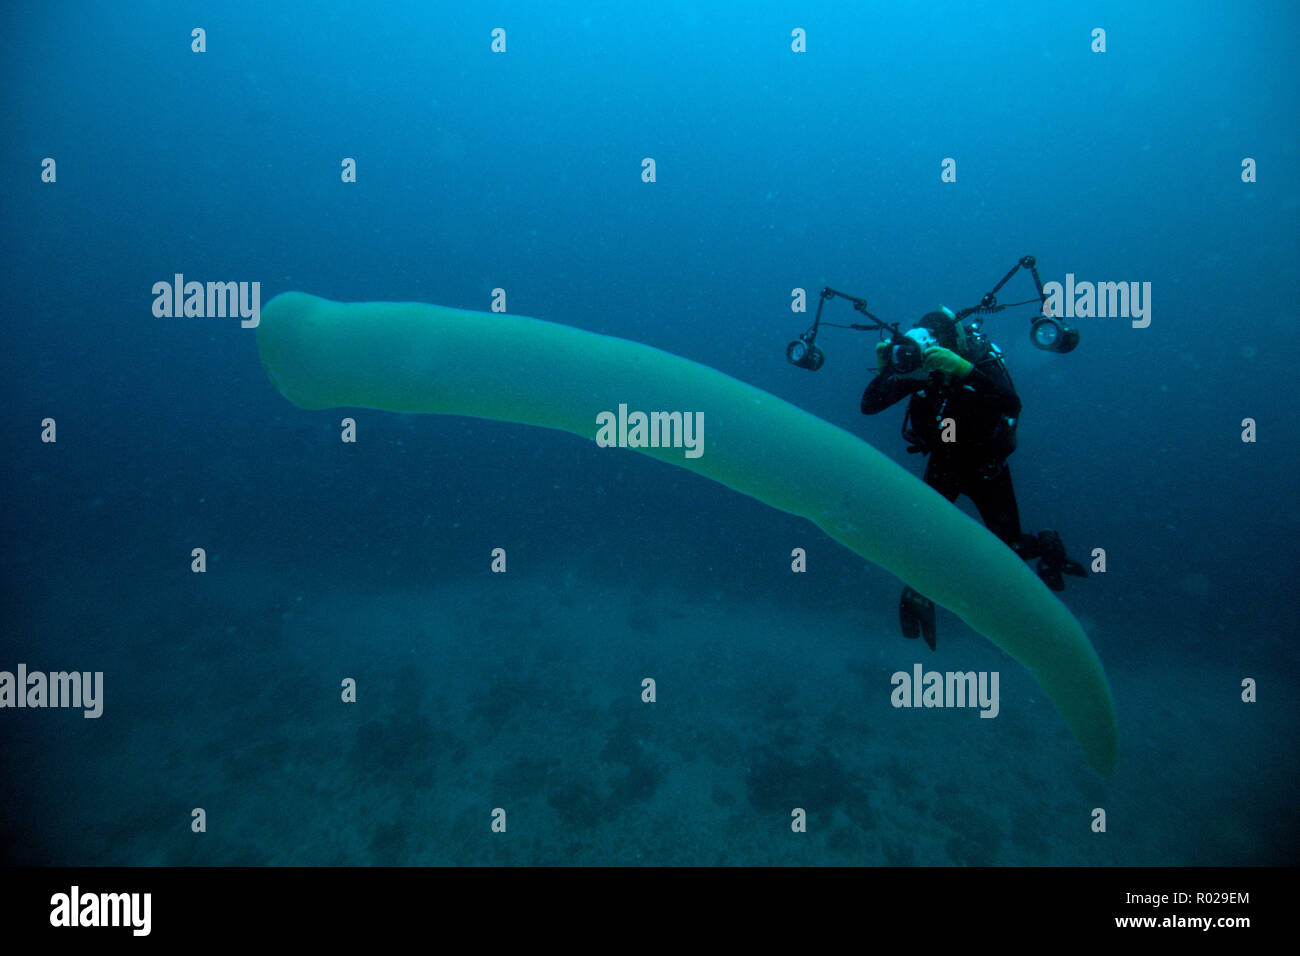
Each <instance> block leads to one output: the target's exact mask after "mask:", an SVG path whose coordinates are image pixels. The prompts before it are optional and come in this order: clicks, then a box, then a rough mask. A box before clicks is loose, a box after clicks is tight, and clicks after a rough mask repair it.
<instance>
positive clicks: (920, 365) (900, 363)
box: [885, 328, 939, 378]
mask: <svg viewBox="0 0 1300 956" xmlns="http://www.w3.org/2000/svg"><path fill="white" fill-rule="evenodd" d="M886 344H887V345H888V346H889V349H888V351H887V352H886V353H885V362H886V364H887V365H888V368H889V370H890V371H891V372H893V373H894V374H895V375H898V376H901V377H904V378H916V377H918V374H919V373H922V372H924V365H925V350H926V349H928V348H931V347H933V346H935V345H938V344H939V343H938V342H937V341H936V340H935V337H934V336H933V335H931V334H930V330H929V329H921V328H917V329H911V330H910V331H909V332H908V333H907V334H906V335H900V336H895V337H893V338H891V339H890V340H889V341H888V342H887V343H886Z"/></svg>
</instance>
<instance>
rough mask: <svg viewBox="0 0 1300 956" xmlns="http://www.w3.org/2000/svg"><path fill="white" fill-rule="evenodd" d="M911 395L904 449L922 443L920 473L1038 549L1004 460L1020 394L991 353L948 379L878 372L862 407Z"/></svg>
mask: <svg viewBox="0 0 1300 956" xmlns="http://www.w3.org/2000/svg"><path fill="white" fill-rule="evenodd" d="M908 396H911V401H910V402H909V403H908V407H907V416H908V417H907V421H908V423H909V425H910V430H909V431H907V432H905V433H904V434H905V437H906V438H907V439H908V441H909V442H911V446H910V447H909V449H908V450H909V451H923V452H926V453H928V454H929V456H930V461H929V463H928V464H927V466H926V469H925V477H924V481H925V483H926V484H927V485H929V486H930V487H932V488H934V489H935V491H937V492H939V494H941V495H943V496H944V497H945V498H947V499H948V500H949V501H956V500H957V498H958V497H959V496H960V495H966V496H967V497H968V498H970V499H971V501H972V502H974V504H975V507H976V508H977V509H979V513H980V517H981V518H983V519H984V524H985V525H986V526H987V527H988V529H989V530H990V531H992V532H993V533H994V534H996V535H997V536H998V537H999V538H1001V539H1002V540H1003V541H1005V542H1006V543H1007V544H1008V545H1009V546H1010V547H1011V548H1012V549H1013V550H1015V551H1016V553H1017V554H1020V555H1021V556H1022V557H1026V558H1034V557H1037V556H1038V555H1037V553H1036V552H1037V550H1038V549H1037V547H1036V545H1037V540H1036V539H1035V538H1034V537H1033V536H1032V535H1025V534H1022V533H1021V530H1020V510H1019V508H1017V507H1016V493H1015V489H1014V488H1013V487H1012V484H1011V472H1010V470H1009V469H1008V468H1007V464H1006V460H1007V456H1008V455H1010V454H1011V453H1012V452H1013V451H1015V431H1014V427H1013V424H1012V421H1013V420H1014V419H1015V418H1016V417H1017V416H1018V415H1019V414H1020V397H1019V396H1018V395H1017V394H1016V389H1015V386H1014V385H1012V383H1011V376H1010V375H1008V374H1007V370H1006V368H1005V367H1004V366H1003V365H1002V362H1001V360H1000V359H999V358H997V357H996V356H995V355H994V354H991V353H990V354H986V355H985V357H984V358H983V359H982V360H981V361H979V362H977V363H976V364H975V367H974V368H973V369H972V370H971V372H970V374H969V375H967V376H966V377H965V378H964V379H960V380H948V381H945V380H944V377H943V376H941V375H937V374H936V375H932V376H930V377H929V378H926V379H914V378H902V377H900V376H897V375H891V374H889V373H887V372H882V373H880V374H879V375H877V376H876V377H875V378H873V379H872V380H871V382H870V384H868V385H867V389H866V391H865V392H863V393H862V414H864V415H875V414H876V413H877V412H882V411H884V410H885V409H886V408H888V407H889V406H891V405H893V404H894V403H895V402H898V401H899V400H901V399H903V398H907V397H908ZM945 418H951V419H953V421H954V422H956V437H957V440H956V441H955V442H944V441H942V440H941V438H940V433H941V425H940V423H941V421H942V420H943V419H945Z"/></svg>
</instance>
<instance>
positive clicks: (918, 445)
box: [862, 309, 1088, 648]
mask: <svg viewBox="0 0 1300 956" xmlns="http://www.w3.org/2000/svg"><path fill="white" fill-rule="evenodd" d="M904 338H906V339H908V340H909V342H908V343H907V344H906V345H895V344H894V343H893V342H881V343H879V344H878V345H877V346H876V367H877V370H878V374H877V375H876V377H875V378H873V379H872V380H871V382H870V384H868V385H867V388H866V391H864V392H863V393H862V413H863V414H864V415H875V414H878V413H879V412H882V411H884V410H885V409H886V408H889V407H890V406H891V405H893V404H895V403H896V402H898V401H900V400H901V399H903V398H909V401H908V405H907V413H906V414H905V415H904V417H903V438H904V439H905V440H906V441H907V442H908V448H907V450H908V451H909V452H920V453H922V454H926V455H929V456H930V460H929V462H928V463H927V464H926V468H925V475H924V477H923V479H922V480H923V481H924V482H925V483H926V484H927V485H929V486H930V487H931V488H933V489H934V490H935V491H937V492H939V494H941V495H943V496H944V497H945V498H947V499H948V500H949V501H956V500H957V498H958V497H959V496H961V495H966V496H967V497H968V498H970V499H971V501H972V502H973V503H974V505H975V507H976V508H977V509H978V510H979V513H980V517H981V518H983V519H984V524H985V525H986V526H987V527H988V529H989V530H990V531H992V532H993V533H994V534H996V535H997V536H998V537H999V538H1001V539H1002V540H1003V541H1004V542H1005V543H1006V544H1007V545H1008V546H1009V547H1010V548H1011V549H1012V550H1013V551H1015V552H1016V553H1017V554H1018V555H1020V556H1021V557H1022V558H1025V559H1027V560H1033V559H1034V558H1037V559H1038V568H1037V570H1038V576H1039V577H1040V578H1042V579H1043V581H1044V582H1046V584H1047V586H1048V587H1049V588H1051V589H1052V590H1053V591H1062V590H1064V589H1065V581H1064V579H1063V578H1062V577H1061V575H1062V574H1063V573H1064V574H1072V575H1076V576H1078V577H1087V575H1088V572H1087V571H1086V570H1084V568H1083V566H1082V565H1080V564H1079V563H1078V562H1076V561H1073V560H1071V559H1070V558H1069V557H1067V556H1066V554H1065V546H1064V545H1063V544H1062V543H1061V537H1060V535H1058V534H1057V533H1056V532H1055V531H1040V532H1038V534H1036V535H1033V534H1025V533H1023V532H1022V531H1021V530H1020V509H1019V508H1018V507H1017V505H1016V492H1015V489H1014V487H1013V486H1012V484H1011V471H1010V469H1009V468H1008V467H1007V458H1008V457H1009V456H1010V455H1011V453H1012V452H1013V451H1015V450H1016V419H1017V417H1018V416H1019V415H1020V397H1019V396H1018V395H1017V394H1016V389H1015V386H1014V385H1013V384H1012V382H1011V376H1010V375H1009V374H1008V373H1007V369H1006V365H1005V364H1004V363H1003V361H1002V354H1001V353H1000V352H999V351H998V348H997V346H995V345H994V344H993V343H991V342H989V341H988V339H986V338H985V337H984V336H983V335H982V334H981V333H979V332H973V330H970V329H968V328H967V327H966V326H965V325H964V324H963V323H961V322H958V321H957V320H956V316H955V315H954V314H953V313H952V312H950V311H948V310H947V309H945V310H944V311H942V312H930V313H927V314H926V315H924V316H923V317H922V318H921V320H920V322H918V323H917V326H916V328H914V329H912V330H911V331H910V332H908V333H907V334H906V336H904ZM909 346H910V349H909V351H911V352H912V354H913V355H914V356H915V357H916V358H919V364H915V365H914V367H912V368H910V369H908V370H907V371H903V369H904V368H907V363H906V361H905V360H904V362H903V364H902V366H901V367H900V363H899V361H897V359H898V358H900V356H899V355H898V353H899V351H900V350H901V349H904V348H909ZM946 422H950V423H951V427H952V428H953V429H954V431H956V432H957V437H958V439H959V440H952V438H951V437H950V438H949V440H948V441H944V433H945V431H946V430H947V426H946V424H945V423H946ZM898 616H899V622H900V624H901V625H902V629H903V635H904V636H905V637H909V638H916V637H918V636H921V637H924V639H925V642H926V643H927V644H928V645H930V647H931V648H934V646H935V624H934V602H933V601H931V600H930V599H929V598H927V597H925V596H924V595H922V594H920V593H918V592H917V591H914V590H913V589H912V588H910V587H909V588H904V589H903V596H902V599H901V600H900V601H899V605H898Z"/></svg>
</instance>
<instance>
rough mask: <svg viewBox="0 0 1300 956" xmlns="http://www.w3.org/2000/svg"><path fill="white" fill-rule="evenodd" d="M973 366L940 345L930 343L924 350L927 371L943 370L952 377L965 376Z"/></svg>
mask: <svg viewBox="0 0 1300 956" xmlns="http://www.w3.org/2000/svg"><path fill="white" fill-rule="evenodd" d="M974 367H975V366H974V365H973V364H972V363H970V362H968V361H966V359H964V358H962V357H961V356H960V355H958V354H957V353H956V352H954V351H953V350H952V349H946V348H944V347H943V346H942V345H932V346H930V347H929V348H928V349H926V350H925V370H926V371H927V372H943V373H944V374H945V375H951V376H953V377H954V378H965V377H966V376H967V375H969V374H970V370H971V369H973V368H974Z"/></svg>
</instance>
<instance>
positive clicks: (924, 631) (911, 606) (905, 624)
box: [898, 588, 935, 650]
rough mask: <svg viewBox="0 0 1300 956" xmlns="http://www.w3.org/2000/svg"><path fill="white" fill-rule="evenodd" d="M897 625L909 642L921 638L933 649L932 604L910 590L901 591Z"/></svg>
mask: <svg viewBox="0 0 1300 956" xmlns="http://www.w3.org/2000/svg"><path fill="white" fill-rule="evenodd" d="M898 623H899V625H900V626H901V627H902V629H903V636H904V637H906V638H908V639H909V640H916V639H917V638H918V637H920V638H923V639H924V640H925V643H926V644H928V645H929V646H930V650H934V649H935V629H934V602H933V601H931V600H930V599H929V598H928V597H925V596H924V595H923V594H921V593H920V592H918V591H913V590H912V589H911V588H904V589H903V596H902V598H901V599H900V600H899V602H898Z"/></svg>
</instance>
